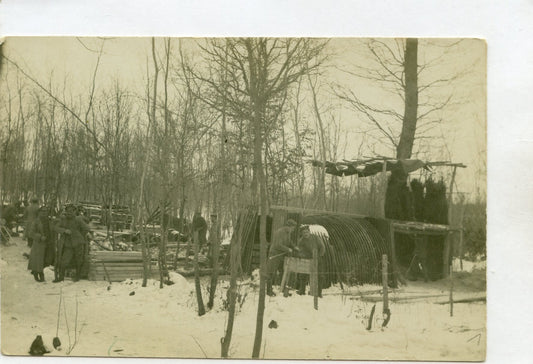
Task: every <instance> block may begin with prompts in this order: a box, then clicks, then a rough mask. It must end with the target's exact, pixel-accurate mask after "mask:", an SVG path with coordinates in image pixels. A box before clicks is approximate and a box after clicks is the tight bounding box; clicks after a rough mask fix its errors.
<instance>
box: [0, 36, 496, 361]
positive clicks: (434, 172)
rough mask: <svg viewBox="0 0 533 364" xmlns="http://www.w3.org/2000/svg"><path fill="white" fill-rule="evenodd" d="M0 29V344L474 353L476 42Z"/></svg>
mask: <svg viewBox="0 0 533 364" xmlns="http://www.w3.org/2000/svg"><path fill="white" fill-rule="evenodd" d="M0 47H1V48H0V163H1V166H0V172H1V174H0V199H1V213H0V217H1V220H0V221H1V226H0V232H1V244H0V257H1V260H0V274H1V310H0V320H1V336H0V345H1V351H2V354H3V355H8V356H12V355H15V356H69V357H80V356H83V357H130V358H135V357H144V358H200V359H205V358H209V359H217V358H218V359H220V358H230V359H308V360H309V359H316V360H330V359H331V360H424V361H483V360H485V357H486V347H487V313H486V311H487V310H486V304H487V303H486V301H487V298H486V297H487V295H486V291H487V289H486V271H487V265H486V258H487V253H486V235H487V234H486V230H487V229H486V226H487V213H486V211H487V43H486V42H485V40H483V39H475V38H340V37H338V38H275V37H272V38H259V37H253V38H173V37H170V38H163V37H67V36H61V37H7V38H4V39H2V44H1V46H0Z"/></svg>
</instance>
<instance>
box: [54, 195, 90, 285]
mask: <svg viewBox="0 0 533 364" xmlns="http://www.w3.org/2000/svg"><path fill="white" fill-rule="evenodd" d="M56 231H57V232H58V233H60V234H61V241H60V243H59V244H58V256H59V261H58V262H57V263H58V264H57V267H56V270H57V272H58V274H57V277H56V279H54V283H57V282H61V281H63V280H64V278H65V269H66V268H67V267H68V266H69V264H71V263H72V262H73V263H74V267H75V269H76V273H75V276H74V278H73V281H74V282H76V281H78V280H79V279H80V274H81V269H82V265H83V260H84V252H85V249H86V245H87V240H86V239H85V237H86V235H87V234H88V233H89V232H90V229H89V226H88V225H87V224H86V223H85V221H83V218H81V217H79V216H76V207H75V206H74V205H67V206H66V207H65V216H64V218H62V219H61V220H60V222H59V224H58V225H57V228H56Z"/></svg>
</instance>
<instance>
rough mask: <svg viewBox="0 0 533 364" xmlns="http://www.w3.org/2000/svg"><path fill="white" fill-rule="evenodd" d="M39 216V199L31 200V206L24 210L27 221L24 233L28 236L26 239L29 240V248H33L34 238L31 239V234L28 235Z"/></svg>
mask: <svg viewBox="0 0 533 364" xmlns="http://www.w3.org/2000/svg"><path fill="white" fill-rule="evenodd" d="M38 216H39V199H38V198H36V197H34V198H32V199H31V204H30V205H29V206H27V207H26V209H25V210H24V219H25V221H26V225H25V226H24V231H25V235H26V239H28V246H29V247H30V248H31V246H32V244H33V238H32V237H31V234H28V232H29V231H30V229H31V227H32V225H33V222H34V221H35V220H37V217H38Z"/></svg>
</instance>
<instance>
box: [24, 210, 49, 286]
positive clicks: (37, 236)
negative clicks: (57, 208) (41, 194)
mask: <svg viewBox="0 0 533 364" xmlns="http://www.w3.org/2000/svg"><path fill="white" fill-rule="evenodd" d="M52 234H53V232H52V230H51V229H50V222H49V220H48V208H47V207H45V206H43V207H41V208H40V209H39V216H38V218H37V219H35V220H34V221H33V222H32V225H31V226H30V230H29V232H28V239H30V238H31V239H32V241H33V244H32V247H31V252H30V258H29V261H28V269H29V270H30V271H31V273H32V274H33V277H34V278H35V280H36V281H37V282H44V272H43V269H44V267H45V263H44V257H45V254H46V248H47V247H48V245H49V243H48V242H49V240H50V239H51V238H52Z"/></svg>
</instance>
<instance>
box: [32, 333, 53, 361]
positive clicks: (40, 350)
mask: <svg viewBox="0 0 533 364" xmlns="http://www.w3.org/2000/svg"><path fill="white" fill-rule="evenodd" d="M46 353H49V351H48V350H46V348H45V347H44V343H43V338H42V336H41V335H37V337H36V338H35V340H33V342H32V343H31V346H30V351H29V354H30V355H32V356H43V355H44V354H46Z"/></svg>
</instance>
